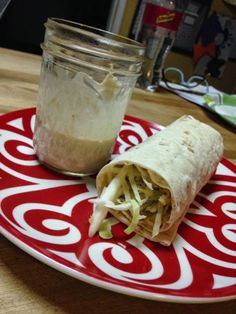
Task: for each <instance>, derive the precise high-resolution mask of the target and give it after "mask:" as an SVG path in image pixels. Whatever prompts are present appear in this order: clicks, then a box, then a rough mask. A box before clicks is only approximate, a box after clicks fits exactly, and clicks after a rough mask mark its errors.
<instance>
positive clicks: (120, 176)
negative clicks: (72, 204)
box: [89, 165, 171, 238]
mask: <svg viewBox="0 0 236 314" xmlns="http://www.w3.org/2000/svg"><path fill="white" fill-rule="evenodd" d="M150 181H151V180H150V178H149V175H148V173H147V171H146V170H144V169H142V168H140V167H136V166H134V165H124V166H122V167H120V166H116V167H114V168H113V173H112V178H111V180H110V183H109V184H108V186H106V187H104V188H103V190H102V193H101V195H100V197H99V198H97V199H94V200H90V201H91V202H92V203H94V209H93V214H92V216H91V218H90V220H89V222H90V227H89V236H90V237H92V236H93V235H94V234H95V233H96V232H97V231H98V230H99V234H100V236H101V237H103V234H105V237H103V238H108V237H106V236H107V234H109V238H111V229H109V228H110V226H109V224H108V223H107V222H106V221H107V220H106V221H105V223H104V220H105V218H106V216H107V214H108V212H109V209H112V210H116V211H129V214H130V217H131V220H130V224H129V225H128V227H127V228H126V229H125V230H124V232H125V233H126V234H130V233H132V232H133V231H135V229H136V228H137V226H138V224H139V222H140V220H144V219H147V220H149V221H150V222H151V223H152V224H153V229H152V237H155V236H156V235H158V234H159V232H160V229H161V226H162V224H163V222H164V221H166V220H168V218H169V216H170V209H171V197H170V192H169V190H167V189H165V188H162V187H160V186H157V185H154V184H153V183H152V182H150ZM104 228H107V230H105V229H104ZM104 230H105V231H104Z"/></svg>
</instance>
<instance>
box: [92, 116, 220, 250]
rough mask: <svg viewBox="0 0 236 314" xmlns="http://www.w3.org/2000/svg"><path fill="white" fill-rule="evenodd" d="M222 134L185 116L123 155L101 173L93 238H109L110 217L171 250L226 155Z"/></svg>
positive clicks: (127, 228)
mask: <svg viewBox="0 0 236 314" xmlns="http://www.w3.org/2000/svg"><path fill="white" fill-rule="evenodd" d="M223 150H224V146H223V139H222V136H221V135H220V134H219V133H218V132H217V131H216V130H215V129H213V128H212V127H210V126H209V125H207V124H204V123H202V122H200V121H198V120H196V119H195V118H193V117H192V116H186V115H185V116H183V117H181V118H179V119H178V120H176V121H175V122H173V123H172V124H170V125H169V126H167V127H166V128H165V129H163V130H162V131H160V132H158V133H156V134H154V135H152V136H151V137H149V138H148V139H146V140H145V141H144V142H142V143H141V144H138V145H137V146H134V147H132V148H130V149H129V150H128V151H126V152H125V153H123V154H121V155H119V156H118V157H116V158H115V159H114V160H112V161H111V162H110V163H109V164H107V165H105V166H104V167H103V168H102V169H101V170H100V171H99V173H98V175H97V178H96V187H97V192H98V198H97V199H95V200H92V202H93V203H94V205H93V214H92V216H91V217H90V227H89V236H90V237H92V236H93V235H94V234H95V233H96V232H97V231H100V233H101V235H102V236H104V237H105V238H109V237H111V226H109V223H108V222H109V220H108V219H106V217H107V214H108V213H111V214H112V215H113V216H114V217H116V218H117V219H118V220H119V221H121V222H122V223H124V224H125V225H126V226H127V227H126V228H125V230H124V232H125V233H126V234H131V233H132V232H135V233H137V234H139V235H141V236H142V237H144V238H147V239H149V240H151V241H154V242H159V243H161V244H163V245H166V246H169V245H170V244H171V243H172V241H173V240H174V238H175V236H176V233H177V229H178V227H179V225H180V223H181V222H182V220H183V218H184V216H185V214H186V212H187V211H188V209H189V206H190V204H191V203H192V202H193V200H194V198H195V197H196V195H197V193H198V192H199V191H200V190H201V189H202V187H203V186H204V185H205V184H206V183H207V181H208V180H209V179H210V178H211V176H212V175H213V173H214V171H215V169H216V167H217V165H218V163H219V161H220V160H221V158H222V155H223Z"/></svg>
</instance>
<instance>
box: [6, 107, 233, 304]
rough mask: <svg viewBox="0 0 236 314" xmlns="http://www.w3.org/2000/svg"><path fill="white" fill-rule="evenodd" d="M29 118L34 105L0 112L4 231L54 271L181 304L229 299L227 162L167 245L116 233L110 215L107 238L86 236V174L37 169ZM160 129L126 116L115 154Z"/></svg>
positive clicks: (90, 185)
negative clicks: (80, 176) (110, 232)
mask: <svg viewBox="0 0 236 314" xmlns="http://www.w3.org/2000/svg"><path fill="white" fill-rule="evenodd" d="M34 118H35V109H26V110H21V111H16V112H11V113H9V114H6V115H3V116H1V117H0V122H1V127H0V128H1V137H0V141H1V142H0V151H1V159H0V163H1V175H0V177H1V192H0V193H1V194H0V196H1V209H0V210H1V214H0V215H1V216H0V231H1V233H2V234H3V235H4V236H5V237H6V238H8V239H9V240H10V241H11V242H13V243H14V244H16V245H17V246H19V247H20V248H21V249H23V250H24V251H26V252H27V253H29V254H31V255H32V256H34V257H35V258H37V259H39V260H40V261H42V262H44V263H46V264H48V265H49V266H51V267H54V268H56V269H57V270H59V271H61V272H63V273H66V274H68V275H70V276H73V277H75V278H77V279H79V280H83V281H85V282H87V283H89V284H93V285H96V286H99V287H102V288H106V289H109V290H113V291H116V292H120V293H124V294H128V295H132V296H136V297H142V298H146V299H152V300H159V301H170V302H183V303H193V302H196V303H197V302H198V303H204V302H216V301H222V300H229V299H233V298H235V297H236V166H235V165H233V164H232V163H230V162H229V161H227V160H225V159H223V160H222V161H221V163H220V164H219V166H218V168H217V170H216V173H215V175H214V176H213V177H212V179H211V180H210V181H209V182H208V184H207V185H206V186H205V187H204V188H203V189H202V191H201V192H200V193H199V194H198V196H197V197H196V199H195V201H194V202H193V204H192V206H191V211H190V212H189V213H188V214H187V215H186V217H185V219H184V221H183V223H182V224H181V226H180V228H179V230H178V235H177V238H176V239H175V241H174V243H173V245H172V246H170V247H169V248H167V247H163V246H161V245H159V244H154V243H152V242H150V241H148V240H145V239H143V238H142V237H140V236H137V235H135V234H131V235H129V236H127V235H125V234H124V233H123V229H124V226H123V225H122V224H121V223H118V222H117V221H116V220H114V219H113V218H110V219H111V220H112V222H113V226H112V228H113V234H114V235H115V236H114V238H113V239H111V240H103V239H100V238H99V237H98V236H97V235H96V236H95V237H93V238H92V239H90V238H88V236H87V234H88V227H89V223H88V219H89V217H90V215H91V212H92V204H91V203H89V202H88V200H89V199H91V198H94V197H95V196H96V190H95V178H94V177H87V178H83V179H74V178H71V177H66V176H62V175H58V174H56V173H54V172H51V171H50V170H48V169H46V168H44V167H42V166H41V165H40V164H39V163H38V161H37V158H36V156H35V153H34V149H33V146H32V134H33V133H32V132H33V126H34ZM159 129H160V127H159V126H157V125H155V124H153V123H150V122H146V121H143V120H140V119H136V118H133V117H129V116H126V117H125V120H124V122H123V125H122V128H121V131H120V134H119V137H118V139H117V145H116V147H115V151H114V154H120V153H122V152H123V151H125V150H127V149H128V148H129V147H131V146H132V145H135V144H137V143H140V142H142V141H143V140H144V139H145V138H146V137H148V136H150V135H151V134H153V133H155V132H157V131H158V130H159ZM180 184H181V183H180Z"/></svg>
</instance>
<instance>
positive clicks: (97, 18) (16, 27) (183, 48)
mask: <svg viewBox="0 0 236 314" xmlns="http://www.w3.org/2000/svg"><path fill="white" fill-rule="evenodd" d="M2 1H3V0H2ZM144 1H145V0H112V1H111V0H87V1H85V0H84V1H78V0H35V1H32V0H11V1H9V4H8V6H7V7H6V9H5V11H4V13H3V14H2V16H0V17H1V19H0V34H1V36H0V46H1V47H5V48H11V49H16V50H21V51H25V52H30V53H35V54H41V53H42V51H41V48H40V43H42V42H43V37H44V23H45V21H46V20H47V18H48V17H58V18H64V19H69V20H72V21H75V22H79V23H84V24H88V25H91V26H95V27H98V28H102V29H107V30H109V31H112V32H115V33H118V34H121V35H124V36H127V37H130V38H136V36H137V25H138V22H139V20H140V18H141V17H140V8H141V7H142V4H143V2H144ZM3 2H4V1H3ZM5 2H6V1H5ZM228 2H230V3H228ZM235 2H236V1H234V0H228V1H227V0H225V1H224V0H186V1H185V0H182V1H176V3H177V5H179V6H182V7H183V6H184V16H183V19H182V22H181V25H180V27H179V29H178V32H177V36H176V39H175V42H174V45H173V47H172V48H171V51H170V53H169V54H168V56H167V59H166V61H165V67H170V66H171V67H178V68H180V69H181V70H182V71H183V72H184V74H185V76H187V77H188V76H191V75H192V74H193V73H194V72H195V71H196V70H198V71H201V68H203V67H204V65H205V64H206V62H207V63H208V66H209V65H210V66H211V67H212V69H213V70H214V71H215V73H214V77H212V78H210V82H209V83H210V84H211V85H213V86H214V87H216V88H218V89H220V90H222V91H225V92H228V93H236V6H235V5H236V3H235ZM0 4H1V1H0ZM222 25H223V26H222ZM222 43H223V44H222ZM212 44H214V49H215V50H214V51H213V50H212ZM217 45H218V46H217ZM220 45H221V50H220V53H219V47H220ZM222 47H223V48H222ZM216 49H218V53H217V55H216V52H217V50H216ZM219 69H220V70H219ZM216 70H217V71H216Z"/></svg>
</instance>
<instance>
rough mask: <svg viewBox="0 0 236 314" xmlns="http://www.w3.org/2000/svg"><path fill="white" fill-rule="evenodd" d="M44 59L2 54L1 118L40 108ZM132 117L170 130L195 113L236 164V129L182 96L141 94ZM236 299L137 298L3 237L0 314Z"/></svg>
mask: <svg viewBox="0 0 236 314" xmlns="http://www.w3.org/2000/svg"><path fill="white" fill-rule="evenodd" d="M40 63H41V60H40V57H39V56H35V55H30V54H26V53H22V52H17V51H11V50H7V49H0V114H4V113H7V112H10V111H13V110H18V109H21V108H29V107H33V106H35V105H36V103H37V88H38V81H39V73H40ZM127 113H128V114H130V115H133V116H136V117H139V118H143V119H146V120H150V121H153V122H157V123H159V124H162V125H167V124H168V123H170V122H172V121H173V120H175V119H176V118H178V117H180V116H181V115H183V114H191V115H193V116H194V117H196V118H197V119H199V120H201V121H203V122H206V123H208V124H210V125H212V126H213V127H215V128H216V129H217V130H219V131H220V132H221V134H222V135H223V138H224V143H225V157H226V158H228V159H230V160H231V161H233V162H234V163H236V136H235V132H234V130H233V129H231V128H230V127H228V126H227V125H226V124H225V123H224V122H223V121H221V120H220V119H219V118H217V117H216V116H214V115H213V114H211V113H208V112H207V111H205V110H203V109H202V108H199V107H198V106H196V105H194V104H192V103H190V102H188V101H185V100H183V99H181V98H179V97H177V96H176V95H174V94H172V93H169V92H167V91H164V90H162V89H160V90H159V92H158V93H155V94H150V93H147V92H144V91H141V90H138V89H136V90H135V91H134V94H133V96H132V99H131V101H130V104H129V107H128V111H127ZM235 312H236V300H233V301H228V302H221V303H215V304H214V303H213V304H174V303H168V302H166V303H165V302H164V303H162V302H155V301H149V300H144V299H139V298H134V297H130V296H126V295H122V294H118V293H114V292H111V291H108V290H104V289H101V288H97V287H95V286H91V285H88V284H86V283H83V282H81V281H79V280H76V279H73V278H70V277H69V276H66V275H64V274H62V273H60V272H58V271H56V270H54V269H52V268H50V267H48V266H46V265H44V264H42V263H41V262H39V261H37V260H36V259H34V258H33V257H31V256H29V255H28V254H26V253H25V252H23V251H22V250H20V249H19V248H17V247H16V246H14V245H13V244H12V243H11V242H9V241H8V240H6V239H5V238H4V237H3V236H0V313H3V314H5V313H6V314H8V313H17V314H23V313H24V314H29V313H30V314H32V313H85V314H87V313H98V314H99V313H102V314H105V313H114V314H116V313H117V314H118V313H119V314H121V313H135V314H139V313H140V314H142V313H143V314H146V313H148V314H152V313H153V314H154V313H155V314H156V313H161V314H170V313H175V314H178V313H191V314H196V313H201V314H205V313H214V314H220V313H227V314H231V313H235Z"/></svg>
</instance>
